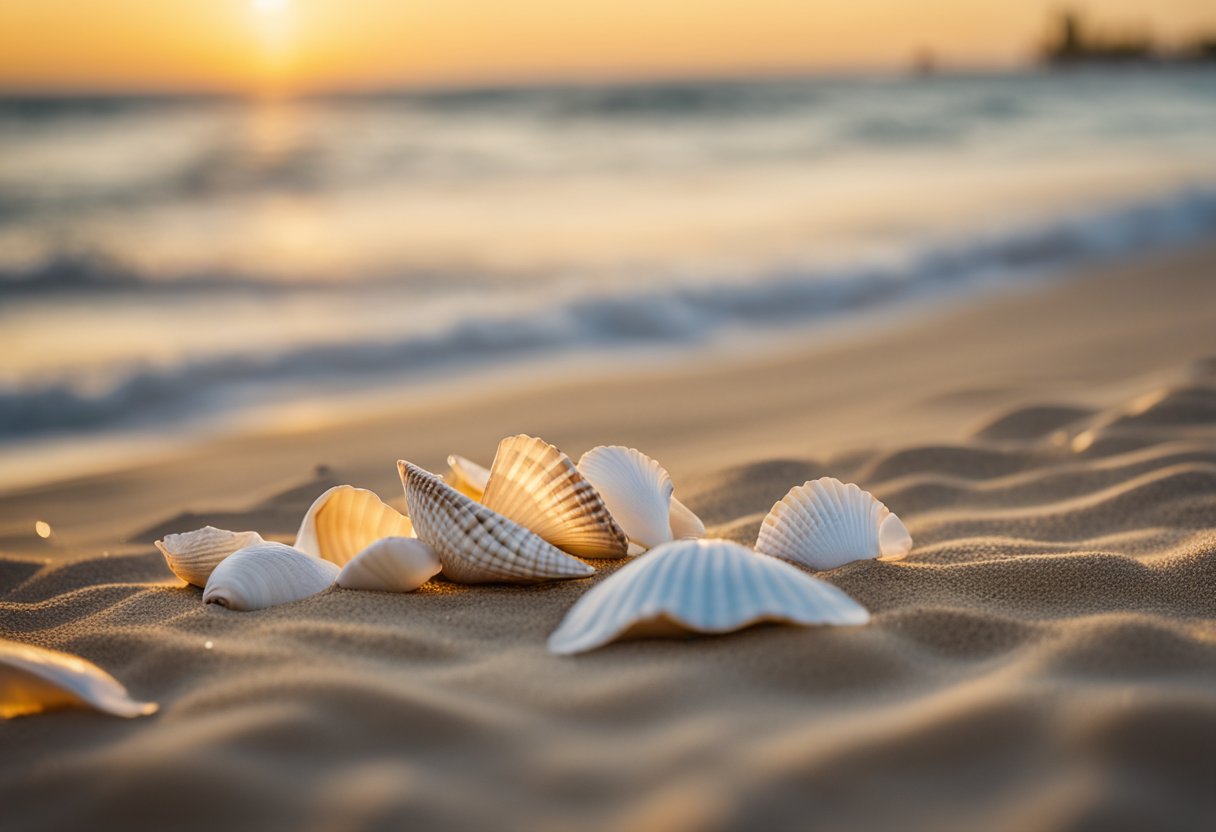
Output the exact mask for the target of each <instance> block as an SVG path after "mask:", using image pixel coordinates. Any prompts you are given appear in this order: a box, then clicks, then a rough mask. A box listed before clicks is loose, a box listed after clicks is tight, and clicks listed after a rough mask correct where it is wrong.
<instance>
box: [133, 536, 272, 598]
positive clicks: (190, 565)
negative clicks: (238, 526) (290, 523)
mask: <svg viewBox="0 0 1216 832" xmlns="http://www.w3.org/2000/svg"><path fill="white" fill-rule="evenodd" d="M261 542H262V536H261V535H260V534H258V533H257V532H230V531H226V530H224V529H217V528H215V527H214V526H204V527H203V528H201V529H196V530H195V531H192V532H182V533H181V534H167V535H165V536H164V537H163V538H162V539H160V540H158V541H156V548H157V549H160V553H161V554H162V555H164V556H165V563H167V564H168V565H169V568H170V569H172V570H173V574H174V575H176V576H177V577H179V578H181V579H182V580H183V581H185V582H186V583H188V584H193V585H194V586H197V587H204V586H206V585H207V579H208V578H209V577H211V571H212V570H213V569H215V567H216V566H217V565H219V562H220V561H222V560H223V559H224V558H226V557H228V556H229V555H231V554H232V553H233V552H235V551H236V550H237V549H244V548H245V547H246V546H252V545H253V544H254V543H261Z"/></svg>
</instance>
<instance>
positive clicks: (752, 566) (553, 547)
mask: <svg viewBox="0 0 1216 832" xmlns="http://www.w3.org/2000/svg"><path fill="white" fill-rule="evenodd" d="M448 464H449V469H450V470H449V471H448V472H447V473H446V475H445V476H443V477H440V476H437V475H435V474H433V473H430V472H429V471H426V470H424V469H422V468H420V467H418V466H417V465H414V464H412V463H410V462H406V461H404V460H403V461H399V462H398V463H397V467H398V470H399V473H400V475H401V482H402V485H403V486H404V488H405V502H406V507H407V513H406V514H401V513H400V512H398V511H396V510H395V509H394V508H392V507H391V506H389V505H387V504H385V503H384V502H383V501H382V500H381V499H380V498H379V497H378V496H377V495H376V494H374V493H373V492H371V491H367V490H364V489H361V488H355V487H353V486H349V485H340V486H337V487H335V488H331V489H329V490H328V491H326V492H325V493H324V494H322V495H321V496H320V497H318V498H317V500H316V501H315V502H314V503H313V505H312V506H311V508H309V510H308V512H307V514H306V515H305V516H304V519H303V522H302V523H301V524H300V530H299V533H298V534H297V535H296V539H295V543H294V544H293V545H291V546H288V545H285V544H283V543H275V542H270V541H266V540H263V539H262V537H261V536H260V535H259V534H258V533H257V532H252V531H245V532H231V531H225V530H222V529H216V528H213V527H210V526H208V527H206V528H202V529H198V530H197V531H192V532H186V533H184V534H174V535H167V536H166V537H165V538H164V539H162V540H158V541H157V542H156V545H157V547H158V548H159V549H160V551H161V552H162V553H163V554H164V557H165V561H166V562H167V563H168V565H169V568H170V569H172V570H173V572H174V573H175V574H176V575H177V576H178V577H180V578H181V579H183V580H185V581H187V582H188V583H190V584H194V585H196V586H199V587H202V588H203V601H204V603H208V604H218V605H220V606H223V607H227V608H228V609H232V610H256V609H262V608H265V607H270V606H274V605H276V604H283V603H288V602H291V601H296V600H300V599H302V598H306V597H308V596H310V595H314V594H316V593H318V592H321V591H323V590H325V589H327V588H328V587H330V586H332V585H334V584H336V585H337V586H339V587H344V588H346V589H357V590H371V591H381V592H411V591H413V590H415V589H417V588H418V587H420V586H422V585H423V584H424V583H426V582H427V581H429V580H430V579H431V578H433V577H435V576H436V575H438V574H439V573H440V572H442V573H443V576H444V577H445V578H446V579H447V580H449V581H453V582H457V583H462V584H480V583H536V582H541V581H559V580H574V579H580V578H588V577H590V576H592V575H594V574H595V569H594V568H593V567H592V566H591V565H590V564H589V563H588V562H587V561H594V560H599V559H621V558H626V557H630V558H634V560H633V561H632V562H630V563H628V564H627V565H626V566H624V567H622V568H621V569H618V570H617V571H616V572H614V573H613V574H612V575H610V576H609V577H608V578H606V579H605V580H604V581H602V582H600V583H599V584H597V585H596V586H595V587H593V588H592V589H591V590H590V591H588V592H587V593H586V594H585V595H583V596H582V597H581V598H580V599H579V600H578V601H577V602H576V603H575V604H574V606H573V607H572V608H571V609H570V610H569V612H568V613H567V615H566V617H565V619H564V620H563V621H562V623H561V625H560V626H559V627H558V628H557V630H555V631H554V632H553V634H552V636H551V637H550V638H549V649H550V650H551V651H553V652H554V653H559V654H568V653H579V652H583V651H586V650H592V649H595V648H596V647H599V646H601V645H604V644H607V643H608V642H610V641H613V640H615V639H618V638H624V637H632V636H641V635H662V634H668V633H681V634H683V633H688V632H697V633H726V632H731V631H733V630H738V629H741V628H743V627H747V626H750V625H752V624H756V623H759V622H761V621H775V622H787V623H794V624H804V625H806V624H831V625H855V624H864V623H866V622H867V621H868V620H869V613H868V612H867V611H866V609H865V608H864V607H862V606H861V605H860V604H859V603H857V602H856V601H855V600H854V599H852V598H850V597H849V596H848V595H847V594H845V593H844V592H843V591H842V590H840V589H838V588H837V587H835V586H833V585H832V584H830V583H827V582H826V581H823V580H820V579H818V578H816V577H813V576H812V575H810V574H808V571H807V570H824V569H832V568H835V567H837V566H840V565H841V564H844V563H848V562H849V561H853V560H858V559H863V558H877V559H880V560H896V559H899V558H902V557H904V556H905V555H906V554H907V553H908V552H909V551H910V550H911V548H912V538H911V537H910V536H909V534H908V531H907V529H906V528H904V525H903V523H901V522H900V520H899V518H898V517H896V516H895V515H894V514H892V513H891V512H890V511H889V510H888V509H887V507H886V506H884V505H883V504H882V503H881V502H879V501H878V500H877V499H875V498H874V497H872V496H871V495H870V494H869V493H867V492H865V491H863V490H861V489H860V488H858V487H857V486H856V485H851V484H848V485H846V484H844V483H842V482H840V481H839V480H835V479H831V478H826V477H825V478H823V479H819V480H814V481H811V482H807V483H805V484H804V485H800V486H797V487H796V488H793V489H791V490H790V492H789V493H788V494H786V496H785V497H784V498H783V499H782V500H781V501H779V502H778V503H777V504H776V505H774V506H773V509H772V511H770V512H769V514H768V516H767V517H765V519H764V523H763V525H762V526H761V529H760V535H759V538H758V539H757V541H756V545H755V548H754V549H749V548H747V547H745V546H742V545H739V544H737V543H733V542H731V541H727V540H718V539H706V531H705V525H704V524H703V523H702V522H701V520H700V519H699V518H698V517H697V516H696V514H694V513H693V512H692V511H690V510H689V509H688V508H687V507H686V506H685V505H684V504H682V503H681V502H680V501H679V500H677V499H676V498H675V496H674V493H673V492H674V486H673V484H672V480H671V477H670V476H669V475H668V473H667V471H666V470H665V469H664V468H663V466H662V465H660V464H659V463H658V462H656V461H655V460H653V459H651V458H650V457H648V456H646V455H645V454H643V453H641V452H640V451H637V450H635V449H633V448H625V447H620V446H600V447H596V448H593V449H592V450H590V451H588V452H587V453H586V454H584V455H583V456H582V458H581V459H580V460H579V461H578V463H577V464H575V463H574V462H573V461H572V460H571V459H570V457H568V456H567V455H566V454H564V453H563V452H562V451H560V450H559V449H558V448H556V447H554V446H553V445H551V444H549V443H548V442H545V441H544V440H541V439H537V438H535V437H532V436H526V435H519V436H510V437H507V438H506V439H504V440H502V442H501V443H499V446H498V452H497V454H496V455H495V457H494V461H493V463H492V464H491V466H490V467H489V468H488V469H486V468H484V467H482V466H480V465H478V464H476V463H474V462H472V461H470V460H468V459H465V458H463V457H459V456H452V457H449V458H448ZM798 567H802V568H798Z"/></svg>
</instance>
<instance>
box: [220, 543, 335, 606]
mask: <svg viewBox="0 0 1216 832" xmlns="http://www.w3.org/2000/svg"><path fill="white" fill-rule="evenodd" d="M336 577H338V567H337V566H335V565H334V564H332V563H330V562H329V561H327V560H321V559H320V558H317V557H313V556H312V555H308V554H305V553H304V552H301V551H300V550H299V549H293V548H292V547H291V546H287V545H285V544H283V543H265V542H264V543H255V544H254V545H252V546H246V547H245V548H244V549H241V550H240V551H237V552H233V553H232V554H231V555H229V556H228V557H226V558H225V559H224V560H223V561H222V562H221V563H220V565H219V566H217V567H215V571H214V572H212V573H211V577H210V578H209V579H208V580H207V586H206V588H205V589H204V590H203V603H204V604H218V605H219V606H221V607H227V608H228V609H230V610H260V609H265V608H266V607H273V606H275V605H276V604H287V603H290V602H291V601H299V600H300V599H301V598H307V597H308V596H310V595H316V594H317V593H318V592H321V591H322V590H324V589H326V588H328V587H329V586H330V585H331V584H333V582H334V579H335V578H336Z"/></svg>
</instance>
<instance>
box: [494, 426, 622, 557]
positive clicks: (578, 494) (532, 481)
mask: <svg viewBox="0 0 1216 832" xmlns="http://www.w3.org/2000/svg"><path fill="white" fill-rule="evenodd" d="M481 502H482V504H483V505H485V506H486V507H487V508H489V509H492V510H493V511H497V512H498V513H499V514H501V515H502V516H503V517H506V518H507V519H508V520H514V521H515V522H516V523H518V524H519V525H521V526H523V527H524V528H525V529H528V530H529V531H532V532H534V533H536V534H537V535H539V536H540V537H541V538H542V539H544V540H547V541H548V542H550V543H552V544H553V545H554V546H556V547H557V548H559V549H561V550H563V551H566V552H569V553H571V554H573V555H579V556H580V557H584V558H623V557H625V550H626V548H627V547H628V541H627V540H626V539H625V533H624V532H623V531H621V527H620V526H618V525H617V524H616V521H615V520H613V519H612V515H611V514H609V513H608V508H607V506H605V505H604V501H603V500H602V499H600V495H599V494H598V493H597V492H596V490H595V489H594V488H593V487H592V485H591V483H589V482H587V480H586V479H585V478H584V477H583V475H582V474H580V473H579V471H578V469H577V468H576V467H574V463H573V462H571V461H570V457H568V456H566V455H565V454H564V453H562V452H561V451H559V450H558V449H557V448H556V447H554V446H553V445H550V444H549V443H548V442H546V441H544V440H543V439H537V438H535V437H533V436H525V435H523V434H521V435H519V436H508V437H507V438H506V439H504V440H502V442H500V443H498V453H497V454H496V455H495V456H494V464H493V465H492V466H490V481H489V484H488V485H487V486H486V490H485V494H484V495H483V496H482V498H481Z"/></svg>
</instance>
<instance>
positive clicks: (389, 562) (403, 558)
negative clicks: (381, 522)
mask: <svg viewBox="0 0 1216 832" xmlns="http://www.w3.org/2000/svg"><path fill="white" fill-rule="evenodd" d="M439 569H440V564H439V556H438V555H436V554H435V550H434V549H432V548H431V547H430V546H428V545H426V544H425V543H423V542H422V541H421V540H419V539H418V538H416V537H386V538H384V539H382V540H377V541H376V542H375V543H373V544H372V545H370V546H368V547H367V548H366V549H364V550H363V551H362V552H360V553H359V554H357V555H355V556H354V557H353V558H351V559H350V561H348V562H347V564H346V566H343V567H342V571H341V572H339V573H338V579H337V581H335V583H337V584H338V586H340V587H344V588H346V589H367V590H371V591H373V592H413V591H414V590H415V589H417V588H418V587H420V586H422V585H423V584H424V583H426V582H427V581H429V580H430V579H431V578H433V577H435V576H436V575H438V574H439Z"/></svg>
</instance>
